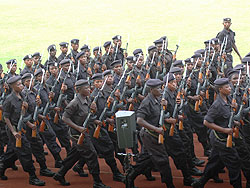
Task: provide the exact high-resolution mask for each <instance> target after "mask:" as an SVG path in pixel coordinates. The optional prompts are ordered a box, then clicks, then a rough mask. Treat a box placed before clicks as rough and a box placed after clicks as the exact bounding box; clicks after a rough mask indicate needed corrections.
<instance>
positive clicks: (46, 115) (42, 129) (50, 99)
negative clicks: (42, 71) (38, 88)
mask: <svg viewBox="0 0 250 188" xmlns="http://www.w3.org/2000/svg"><path fill="white" fill-rule="evenodd" d="M61 73H62V69H61V70H60V72H59V74H58V76H57V79H56V80H55V82H54V84H53V86H52V88H51V91H50V92H52V93H54V92H55V87H56V86H57V84H58V83H59V79H60V76H61ZM52 100H53V97H52V96H49V101H48V102H47V103H46V105H45V108H44V111H43V116H45V117H46V118H47V120H49V116H48V112H49V110H50V109H51V108H53V107H54V106H55V105H54V106H50V104H51V103H52ZM45 125H46V122H45V121H44V120H42V122H41V124H40V132H44V128H45Z"/></svg>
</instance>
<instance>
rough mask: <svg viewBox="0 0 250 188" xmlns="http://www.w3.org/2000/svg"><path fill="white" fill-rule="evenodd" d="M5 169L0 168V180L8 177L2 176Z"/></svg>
mask: <svg viewBox="0 0 250 188" xmlns="http://www.w3.org/2000/svg"><path fill="white" fill-rule="evenodd" d="M5 170H6V168H4V167H1V166H0V179H1V180H7V179H8V177H7V176H5V175H4V173H5Z"/></svg>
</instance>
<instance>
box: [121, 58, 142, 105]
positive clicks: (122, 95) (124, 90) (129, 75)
mask: <svg viewBox="0 0 250 188" xmlns="http://www.w3.org/2000/svg"><path fill="white" fill-rule="evenodd" d="M140 57H141V54H139V57H138V58H137V61H136V63H135V64H134V66H133V68H132V70H131V71H130V72H129V73H128V76H127V79H126V82H128V81H130V80H131V74H132V73H133V70H134V68H135V66H136V65H137V63H138V61H139V59H140ZM127 89H128V86H127V85H125V86H124V88H123V90H122V94H121V96H120V100H121V101H122V100H123V97H124V95H125V93H126V91H127Z"/></svg>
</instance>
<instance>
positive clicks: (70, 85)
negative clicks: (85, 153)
mask: <svg viewBox="0 0 250 188" xmlns="http://www.w3.org/2000/svg"><path fill="white" fill-rule="evenodd" d="M66 76H67V78H66V80H65V84H66V85H67V90H66V91H65V93H64V94H65V95H67V101H68V102H69V101H71V100H72V99H73V98H74V94H75V89H74V85H75V82H76V79H75V77H74V76H73V75H71V73H69V74H68V75H67V74H66V73H65V72H64V71H62V73H61V77H60V82H61V84H62V83H63V80H64V78H65V77H66Z"/></svg>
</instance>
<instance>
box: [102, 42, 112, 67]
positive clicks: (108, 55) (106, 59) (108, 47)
mask: <svg viewBox="0 0 250 188" xmlns="http://www.w3.org/2000/svg"><path fill="white" fill-rule="evenodd" d="M103 47H104V48H105V54H104V55H103V56H102V62H103V63H104V64H105V65H106V67H107V69H111V68H112V67H111V63H112V62H113V61H114V57H113V56H112V54H113V53H114V47H113V45H112V44H111V41H107V42H105V43H104V44H103Z"/></svg>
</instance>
